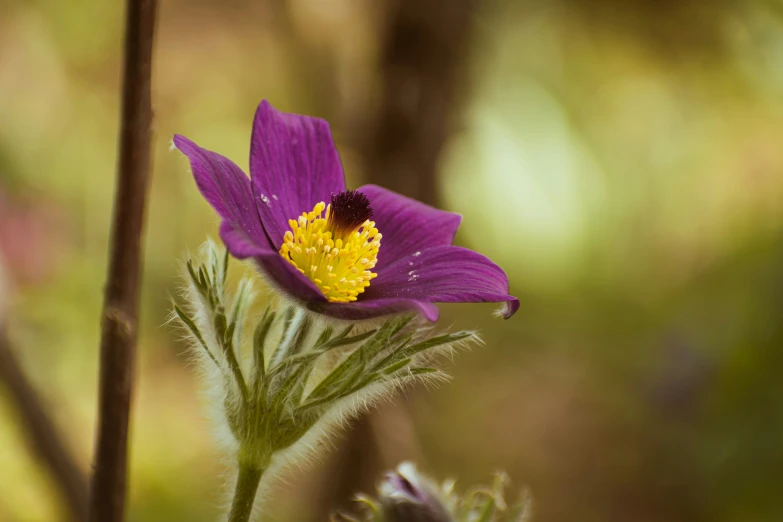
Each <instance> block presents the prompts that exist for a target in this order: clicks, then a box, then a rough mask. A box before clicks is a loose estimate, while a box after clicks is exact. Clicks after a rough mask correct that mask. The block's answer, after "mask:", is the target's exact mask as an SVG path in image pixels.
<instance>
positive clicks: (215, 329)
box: [174, 242, 477, 501]
mask: <svg viewBox="0 0 783 522" xmlns="http://www.w3.org/2000/svg"><path fill="white" fill-rule="evenodd" d="M199 259H200V260H198V261H189V262H188V263H187V264H186V267H187V275H186V281H187V285H186V288H185V292H184V301H185V303H186V304H185V306H184V307H180V306H178V305H175V306H174V315H175V318H176V319H177V320H178V321H179V322H180V323H181V324H182V325H183V326H184V327H185V331H186V334H187V337H188V338H189V339H190V340H191V341H192V343H191V344H192V345H193V347H194V354H195V355H196V357H197V360H198V361H199V362H200V367H201V369H202V371H203V373H204V375H205V377H206V383H207V384H208V385H209V386H208V390H209V391H211V393H212V399H213V401H212V402H213V403H214V404H215V405H216V406H217V411H216V415H215V416H216V419H217V421H218V422H217V424H218V428H219V432H220V434H221V435H222V438H223V439H224V441H225V442H226V446H227V447H228V449H229V450H230V451H231V452H232V453H235V455H236V458H237V463H238V465H239V468H240V477H239V480H240V481H242V480H248V481H249V483H250V485H249V486H247V485H245V484H239V485H238V486H242V487H250V488H252V482H253V481H254V480H255V482H256V485H257V483H258V480H260V478H261V476H262V475H263V476H264V478H265V480H264V483H266V482H267V480H266V479H268V478H269V477H270V476H274V475H275V474H276V473H278V472H279V471H280V470H282V469H283V468H285V467H287V466H290V465H297V466H298V465H301V464H302V463H303V462H304V461H307V460H308V459H310V458H312V457H314V456H316V453H318V452H319V451H321V448H322V447H323V446H324V445H323V444H321V442H323V439H324V437H326V436H327V435H328V434H329V433H330V432H331V431H332V430H333V429H334V428H335V427H337V426H339V425H340V423H342V422H344V421H345V420H346V419H347V418H348V417H349V416H351V415H353V414H356V413H358V412H359V411H361V410H364V409H366V408H367V407H369V406H370V405H372V404H373V402H374V401H376V400H378V399H379V398H382V397H384V396H386V395H388V394H389V393H390V392H391V391H393V390H394V389H395V388H398V387H399V386H402V385H404V384H406V383H410V382H413V381H417V380H419V381H421V380H424V381H428V382H432V381H437V380H442V379H444V378H445V374H444V373H442V372H441V371H440V370H439V369H438V368H437V367H436V366H433V363H434V356H435V355H437V354H438V353H442V352H447V351H450V350H452V349H453V347H454V344H455V343H459V342H467V341H470V340H475V339H477V337H476V335H475V333H473V332H469V331H462V332H454V333H434V332H433V330H431V329H430V328H422V327H421V324H422V323H421V322H420V321H419V320H418V319H417V318H416V317H414V316H412V315H403V316H392V317H391V318H388V317H387V318H386V319H385V320H383V321H375V322H372V323H367V322H345V321H334V320H330V319H328V318H324V317H323V316H320V315H315V314H312V313H310V312H308V311H306V310H305V309H303V308H300V307H298V306H297V305H295V304H285V303H283V304H280V305H275V304H269V305H267V306H266V310H265V311H263V313H261V311H260V310H259V311H258V312H254V309H255V308H256V306H257V302H256V294H255V293H254V291H253V284H252V280H251V279H247V278H245V279H242V280H240V281H239V283H238V284H237V285H235V290H234V291H233V292H232V291H231V290H230V289H229V286H230V285H229V284H227V275H228V274H227V272H228V256H227V255H225V254H223V253H222V252H220V251H219V250H218V248H217V246H216V245H214V244H213V243H211V242H208V243H207V244H206V245H205V246H204V248H203V249H202V252H201V255H200V256H199ZM243 468H245V469H248V470H255V471H254V472H253V473H250V475H251V476H250V477H248V476H243V474H242V469H243ZM246 475H247V474H246ZM255 475H257V478H256V477H255ZM254 492H255V489H253V493H254ZM251 501H252V497H251Z"/></svg>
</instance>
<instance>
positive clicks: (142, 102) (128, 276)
mask: <svg viewBox="0 0 783 522" xmlns="http://www.w3.org/2000/svg"><path fill="white" fill-rule="evenodd" d="M126 10H127V11H126V22H125V57H124V66H123V85H122V116H121V123H120V139H119V142H120V143H119V160H118V170H117V189H116V192H115V198H114V216H113V218H112V233H111V246H110V261H109V271H108V277H107V282H106V294H105V297H104V304H103V314H102V326H101V328H102V331H101V360H100V366H101V368H100V383H99V404H98V435H97V443H96V447H95V457H94V468H95V471H94V475H93V480H92V491H91V494H92V498H91V501H90V514H89V520H90V521H91V522H121V521H122V520H123V519H124V509H125V490H126V487H125V482H126V478H127V459H128V457H127V450H128V424H129V418H130V402H131V390H132V384H133V375H134V366H135V352H136V330H137V321H138V318H137V308H138V301H139V273H140V268H139V265H140V260H141V246H142V231H143V225H144V207H145V201H146V197H147V186H148V178H149V163H150V139H151V134H152V131H151V120H152V108H151V102H150V77H151V73H152V47H153V35H154V29H155V14H156V10H157V2H156V0H127V3H126Z"/></svg>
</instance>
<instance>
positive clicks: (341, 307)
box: [307, 296, 439, 322]
mask: <svg viewBox="0 0 783 522" xmlns="http://www.w3.org/2000/svg"><path fill="white" fill-rule="evenodd" d="M307 307H308V308H309V309H310V310H312V311H313V312H317V313H319V314H324V315H328V316H330V317H334V318H335V319H342V320H346V321H361V320H365V319H373V318H376V317H382V316H385V315H392V314H399V313H404V312H414V313H417V314H420V315H422V316H423V317H425V318H426V319H427V320H428V321H430V322H435V321H437V320H438V314H439V311H438V307H437V306H435V305H434V304H432V303H425V302H423V301H419V300H417V299H400V298H384V299H363V297H362V296H360V297H359V300H358V301H354V302H353V303H330V302H320V303H308V306H307Z"/></svg>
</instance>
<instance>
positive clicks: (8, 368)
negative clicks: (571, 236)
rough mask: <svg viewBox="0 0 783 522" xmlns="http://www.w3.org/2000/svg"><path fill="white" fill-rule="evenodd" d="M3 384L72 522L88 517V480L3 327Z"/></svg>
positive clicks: (0, 377) (0, 352)
mask: <svg viewBox="0 0 783 522" xmlns="http://www.w3.org/2000/svg"><path fill="white" fill-rule="evenodd" d="M0 381H2V382H3V383H4V384H5V387H6V389H7V390H8V396H9V397H10V399H11V401H12V403H13V406H14V408H15V409H16V411H17V412H18V414H19V417H20V420H21V425H22V426H23V429H24V431H25V435H26V436H25V440H26V441H27V442H28V444H29V445H30V447H31V449H32V450H33V452H34V453H35V454H36V455H37V456H38V458H39V459H40V460H41V461H42V462H43V463H44V464H45V465H46V467H47V468H48V469H49V472H50V473H51V475H52V477H53V478H54V481H55V483H56V485H57V488H58V489H59V491H60V494H61V495H62V497H63V500H64V502H65V505H66V507H67V509H68V512H69V514H70V518H71V520H73V521H74V522H81V521H82V520H85V518H86V517H87V478H86V476H85V475H84V473H83V472H82V470H81V469H79V466H78V465H77V464H76V460H75V459H74V458H73V455H72V454H71V452H70V450H69V449H68V447H67V446H66V444H65V442H64V441H63V439H62V436H61V435H60V432H59V430H58V429H57V426H55V424H54V421H53V420H52V418H51V417H50V416H49V414H48V413H47V410H46V408H45V405H44V403H43V401H42V399H41V397H40V396H39V395H38V393H37V392H36V390H35V388H34V387H33V385H32V383H31V382H30V381H29V380H28V379H27V377H26V375H25V373H24V371H23V370H22V367H21V365H20V364H19V362H18V361H17V359H16V356H15V355H14V352H13V348H12V347H11V342H10V340H9V339H8V334H7V332H6V330H5V328H4V327H3V325H0Z"/></svg>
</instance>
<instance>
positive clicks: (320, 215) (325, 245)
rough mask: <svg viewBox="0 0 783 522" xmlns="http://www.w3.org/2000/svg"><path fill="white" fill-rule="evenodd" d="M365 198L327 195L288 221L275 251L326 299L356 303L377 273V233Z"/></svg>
mask: <svg viewBox="0 0 783 522" xmlns="http://www.w3.org/2000/svg"><path fill="white" fill-rule="evenodd" d="M370 217H372V209H371V208H370V205H369V200H368V199H367V197H366V196H364V195H363V194H361V193H360V192H355V191H345V192H340V193H339V194H335V195H332V199H331V203H330V204H329V205H326V204H325V203H324V202H320V203H318V204H317V205H315V207H314V208H313V210H312V211H311V212H302V214H301V215H300V216H297V217H296V218H295V219H290V220H289V221H288V224H289V225H290V227H291V229H290V230H289V231H286V232H285V234H284V236H283V244H282V245H281V247H280V255H282V256H283V257H284V258H285V259H287V260H288V261H289V262H290V263H291V264H292V265H294V266H295V267H296V268H297V270H299V272H301V273H302V274H304V275H305V276H306V277H307V278H309V279H310V280H311V281H313V283H315V284H316V286H317V287H318V288H319V289H320V290H321V292H322V293H323V294H324V296H326V298H327V299H328V300H329V301H331V302H341V303H348V302H351V301H356V299H357V297H358V295H359V294H361V293H362V292H364V290H365V288H367V287H369V286H370V281H371V280H372V279H374V278H375V277H377V274H375V273H373V272H372V271H371V269H372V268H374V267H375V265H376V264H377V262H378V250H379V248H380V244H381V238H382V235H381V234H380V233H379V232H378V229H377V228H375V223H374V222H373V221H370Z"/></svg>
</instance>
